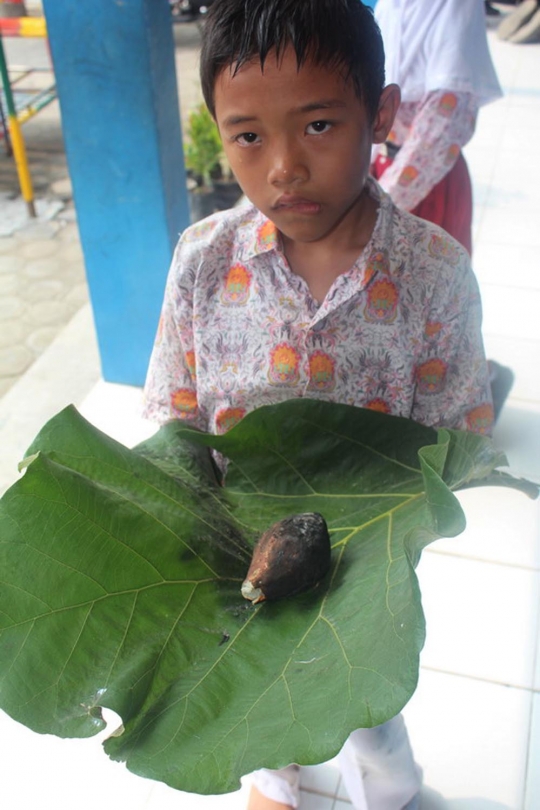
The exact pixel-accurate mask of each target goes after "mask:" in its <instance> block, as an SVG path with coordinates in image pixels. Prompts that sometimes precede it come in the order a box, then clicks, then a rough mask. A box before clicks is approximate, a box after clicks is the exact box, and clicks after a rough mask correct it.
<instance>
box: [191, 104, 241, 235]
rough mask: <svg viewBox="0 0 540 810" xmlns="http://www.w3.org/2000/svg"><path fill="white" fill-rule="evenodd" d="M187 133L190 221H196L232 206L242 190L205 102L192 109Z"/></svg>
mask: <svg viewBox="0 0 540 810" xmlns="http://www.w3.org/2000/svg"><path fill="white" fill-rule="evenodd" d="M186 136H187V138H186V144H185V160H186V168H187V169H188V195H189V205H190V211H191V221H192V222H196V221H197V220H199V219H203V218H204V217H206V216H208V215H209V214H213V213H214V212H215V211H222V210H224V209H225V208H231V207H232V206H233V205H234V204H235V203H236V202H237V201H238V200H239V199H240V197H241V195H242V191H241V189H240V186H239V185H238V183H236V181H235V180H234V178H233V176H232V173H231V171H230V169H228V171H227V168H228V167H226V166H225V156H224V154H223V148H222V145H221V139H220V137H219V132H218V128H217V125H216V122H215V121H214V119H213V118H212V116H211V115H210V112H209V110H208V108H207V106H206V105H205V104H203V103H201V104H199V105H198V106H197V107H195V108H194V109H193V110H192V111H191V112H190V114H189V117H188V126H187V132H186Z"/></svg>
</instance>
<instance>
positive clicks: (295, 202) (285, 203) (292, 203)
mask: <svg viewBox="0 0 540 810" xmlns="http://www.w3.org/2000/svg"><path fill="white" fill-rule="evenodd" d="M272 210H273V211H285V210H287V211H293V212H295V213H298V214H318V213H319V211H320V210H321V206H320V203H317V202H313V200H308V199H306V198H305V197H295V196H294V195H293V194H283V195H282V196H281V197H279V199H278V200H276V202H275V203H274V204H273V206H272Z"/></svg>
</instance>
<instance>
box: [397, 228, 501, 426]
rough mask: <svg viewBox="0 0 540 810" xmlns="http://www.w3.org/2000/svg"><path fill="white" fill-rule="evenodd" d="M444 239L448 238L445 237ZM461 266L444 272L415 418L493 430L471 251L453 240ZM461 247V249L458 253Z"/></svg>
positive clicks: (427, 334)
mask: <svg viewBox="0 0 540 810" xmlns="http://www.w3.org/2000/svg"><path fill="white" fill-rule="evenodd" d="M440 239H441V243H447V240H446V239H445V238H444V237H440ZM452 249H453V250H455V251H456V253H455V257H456V260H457V263H456V266H455V267H453V268H452V267H451V271H452V272H451V273H447V274H444V273H441V274H440V277H439V281H438V284H437V286H436V288H435V292H434V295H433V297H432V299H431V302H430V306H429V311H428V318H427V321H426V323H425V328H424V336H423V342H422V349H421V352H420V353H419V355H418V357H417V364H416V368H415V394H414V402H413V410H412V414H411V416H412V418H413V419H414V420H415V421H417V422H422V423H423V424H426V425H431V426H433V427H450V428H456V429H459V430H470V431H473V432H475V433H484V434H487V435H490V434H491V431H492V429H493V421H494V419H493V403H492V399H491V389H490V385H489V372H488V365H487V361H486V357H485V352H484V345H483V340H482V332H481V327H482V308H481V301H480V292H479V289H478V284H477V281H476V278H475V276H474V274H473V272H472V269H471V268H470V264H469V260H468V256H467V254H466V253H465V251H464V250H461V248H458V247H457V245H455V243H453V240H452V246H451V247H450V250H452ZM457 251H459V253H458V252H457Z"/></svg>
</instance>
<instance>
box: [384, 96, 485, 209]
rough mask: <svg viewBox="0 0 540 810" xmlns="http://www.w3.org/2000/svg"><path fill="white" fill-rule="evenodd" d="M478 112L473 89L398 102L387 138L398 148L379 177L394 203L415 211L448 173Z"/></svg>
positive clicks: (468, 135) (467, 136) (470, 131)
mask: <svg viewBox="0 0 540 810" xmlns="http://www.w3.org/2000/svg"><path fill="white" fill-rule="evenodd" d="M477 114H478V101H477V99H476V98H475V96H474V95H472V93H457V92H455V93H454V92H448V91H445V90H434V91H433V92H430V93H427V94H426V96H425V97H424V98H423V99H422V100H421V101H418V102H412V101H410V102H405V103H403V104H401V105H400V107H399V109H398V112H397V115H396V118H395V120H394V126H393V129H392V131H391V133H390V135H389V136H388V140H389V141H390V142H391V143H393V144H395V145H396V146H400V147H401V148H400V150H399V152H398V154H397V155H396V158H395V160H394V161H393V162H392V163H391V165H390V166H389V167H388V168H387V169H386V171H385V173H384V175H383V176H382V177H381V179H380V181H379V182H380V184H381V187H382V188H383V189H384V190H385V191H386V192H388V194H390V196H391V197H392V199H393V201H394V202H395V204H396V205H399V207H400V208H404V209H405V210H406V211H413V210H414V209H415V208H416V206H417V205H418V204H419V203H421V202H422V200H423V199H425V197H427V195H428V194H429V192H430V191H431V189H432V188H434V187H435V186H436V185H437V183H439V182H440V181H441V180H442V179H443V177H446V175H447V174H448V172H449V171H450V170H451V169H452V167H453V166H454V164H455V162H456V161H457V159H458V157H459V155H460V154H461V149H462V148H463V147H464V146H465V144H466V143H468V142H469V140H470V139H471V138H472V136H473V133H474V129H475V126H476V118H477ZM383 148H384V147H376V148H375V150H374V152H373V159H375V157H376V156H377V154H382V149H383Z"/></svg>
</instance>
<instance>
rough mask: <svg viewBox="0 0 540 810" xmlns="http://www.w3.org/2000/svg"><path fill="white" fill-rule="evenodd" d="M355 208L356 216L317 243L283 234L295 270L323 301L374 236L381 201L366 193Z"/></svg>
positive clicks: (320, 301) (285, 246)
mask: <svg viewBox="0 0 540 810" xmlns="http://www.w3.org/2000/svg"><path fill="white" fill-rule="evenodd" d="M355 209H356V210H355V211H354V215H351V216H350V217H349V216H347V217H346V218H345V219H344V220H343V222H341V223H340V224H339V226H338V227H337V228H335V229H334V230H333V231H332V232H331V233H329V234H327V235H326V236H325V237H324V238H323V239H319V240H317V241H315V242H298V241H294V240H291V239H288V238H287V237H286V236H285V235H284V234H281V238H282V244H283V250H284V253H285V256H286V258H287V261H288V263H289V266H290V268H291V270H292V271H293V273H296V274H297V275H299V276H301V277H302V278H303V279H304V281H305V282H306V283H307V285H308V287H309V290H310V292H311V294H312V296H313V297H314V298H315V300H316V301H318V302H319V303H322V302H323V301H324V299H325V298H326V295H327V293H328V291H329V290H330V288H331V287H332V284H333V283H334V281H335V280H336V279H337V278H338V276H340V275H342V274H343V273H346V272H347V271H348V270H350V269H351V267H352V266H353V265H354V263H355V262H356V261H357V259H358V257H359V256H360V254H361V253H362V251H363V250H364V248H365V247H366V245H367V244H368V242H369V240H370V239H371V235H372V233H373V229H374V227H375V223H376V221H377V213H378V203H377V202H376V201H375V200H374V199H373V198H372V197H371V196H370V195H369V194H367V193H365V192H364V194H363V195H362V199H361V200H359V201H358V204H357V206H355ZM351 214H353V212H351Z"/></svg>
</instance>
